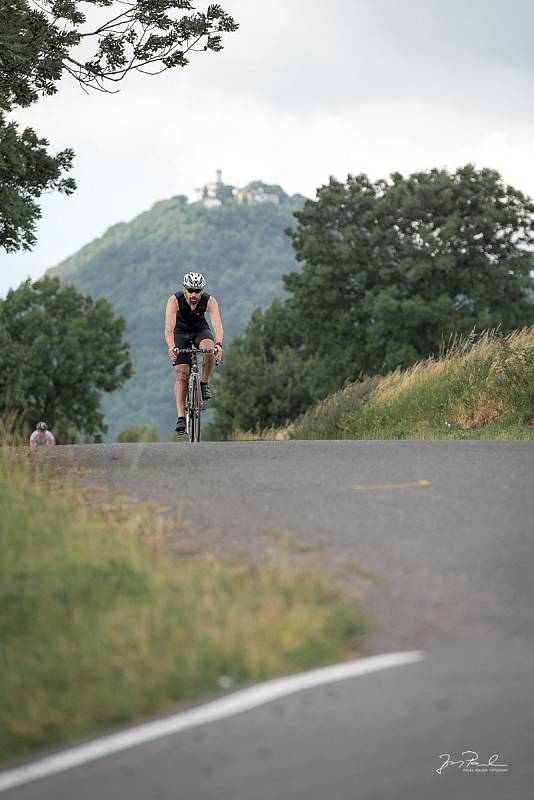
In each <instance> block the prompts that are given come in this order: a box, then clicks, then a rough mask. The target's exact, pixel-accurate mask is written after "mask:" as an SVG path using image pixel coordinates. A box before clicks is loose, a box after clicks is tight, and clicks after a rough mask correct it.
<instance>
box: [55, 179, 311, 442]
mask: <svg viewBox="0 0 534 800" xmlns="http://www.w3.org/2000/svg"><path fill="white" fill-rule="evenodd" d="M254 185H255V186H256V185H257V186H262V185H263V184H261V183H260V182H256V183H255V184H254ZM268 188H272V187H268ZM275 188H277V190H278V194H279V196H280V199H281V202H280V204H279V205H274V204H271V203H263V204H261V205H260V204H258V205H252V206H248V205H237V204H236V203H235V202H233V201H229V202H225V203H224V204H223V205H222V206H220V207H219V208H206V207H204V206H203V205H201V204H197V203H194V204H188V203H187V198H185V197H184V196H177V197H173V198H171V199H170V200H165V201H162V202H159V203H156V205H155V206H154V207H153V208H151V209H150V210H149V211H147V212H145V213H143V214H141V215H140V216H138V217H137V218H135V219H134V220H132V221H131V222H128V223H120V224H118V225H115V226H113V227H112V228H110V229H109V230H108V231H107V232H106V233H105V234H104V235H103V236H102V237H101V238H100V239H97V240H96V241H94V242H91V243H90V244H88V245H87V246H85V247H84V248H82V250H80V251H79V252H78V253H76V254H75V255H73V256H72V257H71V258H68V259H67V260H66V261H64V262H62V263H61V264H59V265H58V266H57V267H55V268H54V269H52V270H49V272H48V274H50V275H57V276H59V277H60V278H61V280H62V282H67V283H70V284H72V285H73V286H74V287H75V288H76V289H78V290H81V291H83V292H88V293H90V294H91V295H92V296H93V297H94V298H98V297H105V298H106V299H108V300H109V301H111V303H112V304H113V307H114V310H115V312H116V313H117V314H121V315H122V316H123V317H124V318H125V319H126V322H127V327H126V333H125V338H126V339H127V341H128V342H129V343H130V345H131V353H132V361H133V366H134V376H133V378H132V379H131V380H130V381H129V382H128V383H127V385H126V386H125V387H124V388H123V389H121V390H120V391H117V392H115V393H114V394H113V396H108V397H106V396H105V397H104V402H103V409H104V412H105V416H106V422H107V424H108V425H109V432H108V435H109V437H110V438H112V437H114V436H115V435H116V434H117V433H118V432H119V431H121V430H123V429H124V428H128V427H132V426H144V425H149V426H154V427H156V428H158V429H159V431H160V433H161V434H163V435H167V434H168V433H170V432H171V431H172V429H173V428H174V419H175V410H174V401H173V396H172V389H171V387H172V382H173V379H174V376H173V371H172V369H171V368H170V364H169V361H168V358H167V352H166V346H165V343H164V339H163V319H164V312H165V304H166V301H167V298H168V297H169V295H170V294H172V293H173V292H175V291H177V290H178V289H180V287H181V282H182V277H183V275H184V273H185V272H187V271H189V270H194V271H199V272H202V273H204V274H205V275H206V277H207V279H208V291H209V292H210V293H212V294H214V295H215V296H216V297H217V299H218V300H219V303H220V306H221V310H222V317H223V323H224V328H225V342H226V343H228V342H229V341H230V339H231V338H232V337H233V336H235V335H236V334H238V333H240V332H241V331H242V330H243V329H244V327H245V324H246V322H247V321H248V319H249V317H250V315H251V313H252V312H253V310H254V309H255V308H257V307H258V306H260V307H265V306H267V305H269V303H271V302H272V300H273V299H274V298H275V297H277V296H281V295H282V294H283V287H282V275H283V274H284V273H286V272H290V271H292V270H295V269H296V268H297V262H296V259H295V256H294V251H293V247H292V245H291V240H290V238H289V237H288V236H287V235H285V234H284V230H285V229H286V228H287V227H288V226H292V225H293V224H294V218H293V212H294V211H295V210H297V209H300V208H301V207H302V203H303V198H301V197H300V196H295V197H292V198H291V197H288V196H287V195H286V194H285V193H284V192H283V191H282V190H281V189H280V188H279V187H275Z"/></svg>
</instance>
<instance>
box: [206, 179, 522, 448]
mask: <svg viewBox="0 0 534 800" xmlns="http://www.w3.org/2000/svg"><path fill="white" fill-rule="evenodd" d="M533 215H534V205H533V204H532V202H531V201H530V200H529V199H528V198H526V197H525V196H524V195H523V194H522V193H521V192H519V191H518V190H516V189H514V188H513V187H510V186H507V185H505V184H504V183H503V181H502V179H501V177H500V175H499V173H498V172H496V171H494V170H490V169H481V170H477V169H475V167H473V166H471V165H467V166H465V167H463V168H460V169H458V170H457V171H456V172H454V173H452V174H451V173H449V172H448V171H446V170H438V169H434V170H431V171H429V172H419V173H415V174H413V175H410V176H408V177H403V176H402V175H400V174H398V173H395V174H394V175H392V176H391V180H390V181H386V180H379V181H376V182H371V181H370V180H369V178H368V177H367V176H366V175H357V176H350V175H349V176H348V179H347V181H346V183H341V182H339V181H336V180H334V179H331V180H330V182H329V184H328V185H326V186H323V187H321V188H320V189H319V190H318V192H317V199H316V200H315V201H311V200H309V201H307V202H306V204H305V206H304V208H303V210H302V211H300V212H297V213H296V214H295V216H296V218H297V220H298V227H297V229H296V230H295V231H293V232H292V234H291V236H292V240H293V245H294V248H295V251H296V255H297V259H298V260H299V261H302V262H303V264H304V266H303V269H302V271H300V272H292V273H290V274H288V275H286V276H285V278H284V283H285V287H286V289H287V290H288V292H289V293H290V296H289V297H288V299H287V300H286V301H285V302H284V304H283V306H281V307H277V308H274V307H272V308H270V309H268V310H267V311H266V312H264V313H263V314H256V315H255V316H253V318H252V319H251V321H250V323H249V326H248V328H247V330H246V333H245V335H244V336H243V337H242V338H241V339H239V340H238V341H237V342H236V343H235V344H234V345H233V346H232V347H231V348H230V349H229V350H228V351H227V353H226V357H227V363H228V364H229V365H230V366H231V367H232V368H231V369H228V371H227V372H225V375H224V378H223V380H222V387H221V392H220V395H221V404H220V406H219V410H218V416H217V420H216V425H217V426H218V428H219V431H220V432H222V433H228V432H229V430H230V429H231V427H232V426H236V427H244V426H245V420H246V427H247V428H254V427H255V426H257V425H258V426H260V427H266V426H269V425H273V424H274V425H280V424H284V423H285V421H287V420H288V419H291V418H293V417H294V416H295V415H296V414H297V413H300V412H301V411H303V410H304V409H305V408H306V407H308V406H309V405H310V403H312V402H314V401H315V400H317V399H319V398H321V397H323V396H325V395H326V394H328V393H329V392H331V391H334V390H335V389H337V388H339V387H340V386H342V385H343V383H344V382H345V381H347V380H354V379H355V378H357V377H358V376H359V375H360V374H362V373H364V374H379V373H384V372H387V371H389V370H391V369H395V368H396V367H407V366H408V365H410V364H412V363H413V362H414V361H416V360H418V359H421V358H426V357H427V356H429V355H434V354H437V353H438V352H439V350H440V347H441V346H442V345H443V343H444V341H446V340H447V339H448V337H449V336H450V335H451V334H454V333H468V332H469V331H470V330H472V329H473V328H475V329H483V328H493V327H497V326H500V328H501V329H502V330H503V332H507V331H510V330H512V329H514V328H520V327H522V326H524V325H527V324H530V323H531V322H532V320H533V318H534V303H533V300H532V288H533V282H532V278H531V277H530V272H531V271H532V270H533V269H534V258H533V255H532V245H533V244H534V222H533V220H534V216H533ZM262 342H264V343H265V345H262ZM284 347H285V348H286V350H285V351H283V349H282V348H284ZM288 347H289V348H290V350H291V355H290V354H289V352H288V351H287V348H288ZM283 352H285V355H282V353H283ZM245 358H246V359H247V368H246V370H242V369H241V368H240V367H239V366H238V365H239V364H240V363H241V364H243V363H244V361H245ZM281 359H283V360H285V362H286V365H287V367H286V372H285V376H286V381H287V383H288V385H289V384H290V383H293V382H294V381H295V380H297V381H300V393H299V394H295V393H292V394H291V396H290V397H288V400H287V402H285V403H284V402H281V401H280V397H283V396H284V393H283V392H280V387H279V385H278V386H275V385H274V376H275V375H278V374H279V371H280V360H281ZM268 385H272V387H273V393H274V392H275V391H276V392H279V393H280V394H279V397H278V400H276V401H275V399H274V398H272V399H271V401H270V402H269V403H267V404H266V403H265V402H264V398H265V388H261V389H260V388H255V387H265V386H268ZM243 397H246V409H247V410H246V416H243V414H242V413H241V411H240V409H241V408H242V407H243V406H244V403H243V400H242V398H243ZM297 397H298V400H296V398H297Z"/></svg>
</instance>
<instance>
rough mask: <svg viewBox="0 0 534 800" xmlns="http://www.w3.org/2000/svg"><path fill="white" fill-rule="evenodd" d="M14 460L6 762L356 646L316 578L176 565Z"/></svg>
mask: <svg viewBox="0 0 534 800" xmlns="http://www.w3.org/2000/svg"><path fill="white" fill-rule="evenodd" d="M20 460H21V459H20V457H19V458H18V461H16V460H15V458H14V456H13V454H12V451H11V450H10V448H6V447H4V448H1V449H0V507H1V509H2V513H1V515H0V546H1V558H0V587H1V589H0V594H1V597H0V609H1V611H0V637H1V641H2V649H1V656H0V658H1V662H0V667H1V672H2V689H1V691H2V694H3V697H2V698H1V701H0V731H1V734H0V754H1V757H2V758H4V759H5V758H7V757H12V756H15V755H22V754H27V753H30V752H32V751H35V750H37V749H39V748H43V747H47V746H51V745H54V744H57V743H59V742H64V741H68V740H72V739H76V738H77V737H80V736H86V735H91V734H96V733H98V732H102V731H105V730H107V729H110V728H113V726H117V725H121V724H124V723H128V722H130V721H133V720H138V719H140V718H143V717H146V716H148V715H152V714H154V713H157V712H161V711H164V710H170V709H171V708H176V707H178V706H180V704H184V703H188V702H191V701H193V700H195V699H200V698H204V697H209V696H210V695H212V694H214V693H216V692H217V691H220V688H219V687H220V685H221V676H225V680H227V679H228V680H231V681H232V682H233V685H234V686H239V685H243V684H247V683H251V682H254V681H258V680H263V679H265V678H269V677H273V676H276V675H282V674H288V673H292V672H295V671H300V670H305V669H308V668H310V667H312V666H316V665H319V664H324V663H331V662H335V661H339V660H341V659H344V658H346V657H348V656H349V655H350V654H351V653H352V652H354V648H355V646H356V645H357V643H358V642H359V640H360V637H361V636H362V634H363V632H364V631H365V628H366V623H365V621H364V619H363V617H362V615H361V613H360V611H359V610H358V608H357V607H356V605H355V604H354V602H352V601H349V600H348V599H346V598H344V597H343V596H342V595H341V594H339V593H338V592H337V591H336V590H334V589H333V588H332V587H330V586H328V585H327V584H326V583H325V582H324V581H323V580H322V579H320V578H318V577H314V576H310V575H307V576H306V578H305V580H303V579H302V576H298V575H289V574H287V573H284V572H281V571H277V570H275V569H274V568H252V567H250V566H246V565H244V564H242V563H227V562H224V563H221V562H218V561H216V560H215V559H214V558H213V557H212V556H210V555H209V554H189V555H185V554H178V555H176V556H173V557H171V556H169V555H167V554H166V553H164V552H162V550H161V548H154V547H150V546H149V545H147V544H145V543H143V542H142V541H141V537H142V533H143V531H142V530H139V526H138V525H137V526H136V525H128V521H127V520H122V521H121V522H120V523H118V522H114V521H113V520H112V519H110V520H108V521H103V520H102V519H100V518H95V517H94V515H92V514H91V513H90V512H89V511H88V510H86V509H84V508H83V507H82V506H81V505H80V504H79V503H76V502H75V501H74V500H72V499H65V498H64V497H62V496H58V495H54V494H52V493H50V492H45V491H43V490H39V488H38V484H39V483H40V482H42V481H41V480H40V476H39V475H35V474H32V471H31V470H30V469H28V467H27V464H22V465H21V463H20ZM23 460H25V461H26V462H28V461H30V459H28V458H26V456H25V457H24V459H23ZM148 533H149V535H152V533H153V531H152V530H151V529H150V526H149V530H148Z"/></svg>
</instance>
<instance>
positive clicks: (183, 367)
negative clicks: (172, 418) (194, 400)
mask: <svg viewBox="0 0 534 800" xmlns="http://www.w3.org/2000/svg"><path fill="white" fill-rule="evenodd" d="M174 344H175V345H176V347H191V338H190V337H188V336H184V335H180V334H177V333H175V335H174ZM190 368H191V355H190V354H189V353H178V354H177V356H176V361H175V370H176V380H175V383H174V396H175V399H176V414H177V416H179V417H185V397H186V395H187V382H188V380H189V370H190Z"/></svg>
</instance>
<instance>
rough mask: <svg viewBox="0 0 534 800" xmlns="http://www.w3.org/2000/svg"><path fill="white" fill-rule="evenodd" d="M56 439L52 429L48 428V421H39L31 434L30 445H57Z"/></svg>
mask: <svg viewBox="0 0 534 800" xmlns="http://www.w3.org/2000/svg"><path fill="white" fill-rule="evenodd" d="M55 444H56V439H55V436H54V434H53V433H52V431H49V430H48V425H47V424H46V422H38V423H37V425H36V427H35V430H34V432H33V433H32V435H31V436H30V447H42V446H44V445H52V446H53V445H55Z"/></svg>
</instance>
